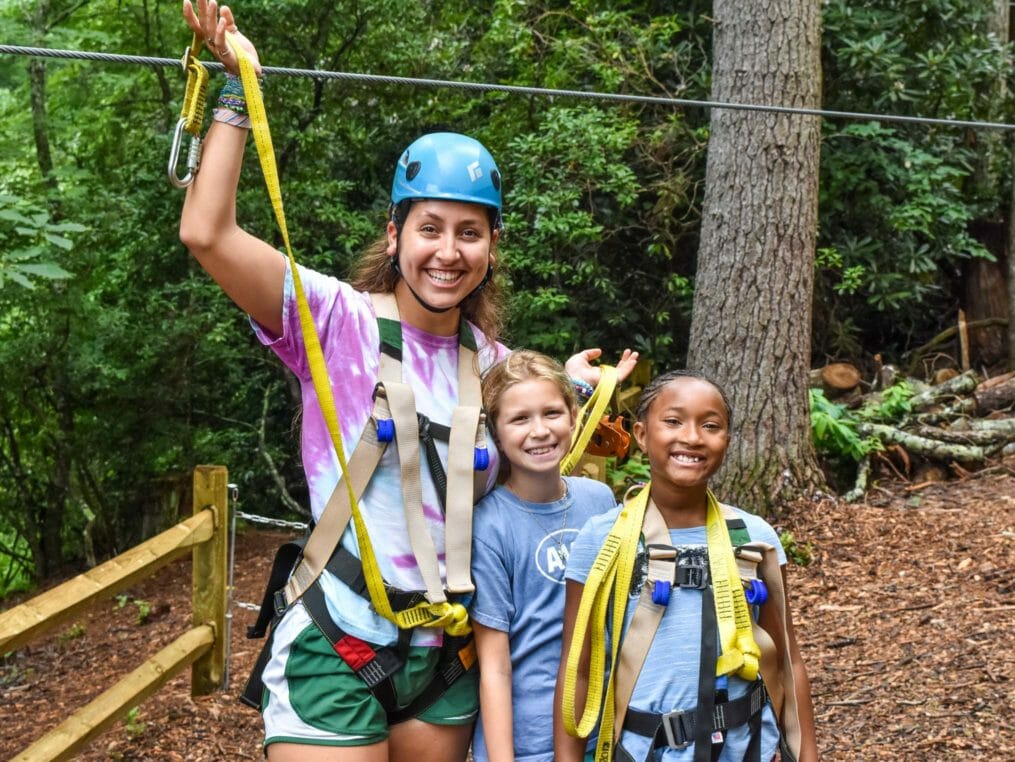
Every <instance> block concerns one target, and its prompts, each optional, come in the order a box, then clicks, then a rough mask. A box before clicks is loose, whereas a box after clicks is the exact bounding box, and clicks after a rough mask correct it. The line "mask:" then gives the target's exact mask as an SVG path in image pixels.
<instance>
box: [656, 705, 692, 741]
mask: <svg viewBox="0 0 1015 762" xmlns="http://www.w3.org/2000/svg"><path fill="white" fill-rule="evenodd" d="M661 719H662V725H663V732H664V733H666V745H667V746H669V747H670V748H671V749H686V748H687V747H688V746H690V745H691V744H692V743H694V725H693V722H694V713H693V712H688V711H676V712H667V713H665V714H663V715H661Z"/></svg>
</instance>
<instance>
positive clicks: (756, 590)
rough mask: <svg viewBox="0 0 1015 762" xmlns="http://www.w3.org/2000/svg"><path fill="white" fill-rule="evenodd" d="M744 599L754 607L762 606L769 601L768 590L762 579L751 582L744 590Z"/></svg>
mask: <svg viewBox="0 0 1015 762" xmlns="http://www.w3.org/2000/svg"><path fill="white" fill-rule="evenodd" d="M744 597H746V598H747V602H748V603H749V604H751V605H752V606H760V605H762V604H763V603H764V602H765V601H767V600H768V588H767V587H766V586H765V583H764V582H763V581H761V580H760V579H752V580H749V581H748V583H747V587H746V588H745V589H744Z"/></svg>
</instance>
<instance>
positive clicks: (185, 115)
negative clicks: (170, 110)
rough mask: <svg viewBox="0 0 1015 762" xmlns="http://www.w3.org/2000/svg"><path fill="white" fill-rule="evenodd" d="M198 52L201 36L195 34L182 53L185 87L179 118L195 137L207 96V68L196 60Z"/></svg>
mask: <svg viewBox="0 0 1015 762" xmlns="http://www.w3.org/2000/svg"><path fill="white" fill-rule="evenodd" d="M200 52H201V38H200V37H198V36H197V35H196V34H195V35H194V37H193V39H192V40H191V43H190V47H189V48H187V52H186V53H185V54H184V67H185V68H186V70H187V87H186V89H185V90H184V91H183V108H182V109H180V119H182V120H184V127H183V129H184V130H185V131H187V132H188V133H190V134H191V135H192V136H193V137H195V138H199V137H201V125H202V123H203V122H204V103H205V99H206V98H207V96H208V70H207V69H206V68H204V65H203V64H202V63H201V62H200V61H198V60H197V56H198V54H199V53H200Z"/></svg>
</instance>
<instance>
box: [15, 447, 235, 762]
mask: <svg viewBox="0 0 1015 762" xmlns="http://www.w3.org/2000/svg"><path fill="white" fill-rule="evenodd" d="M227 482H228V478H227V472H226V469H225V468H224V467H223V466H198V467H197V468H196V469H195V470H194V515H193V516H192V517H191V518H189V519H187V520H186V521H183V522H180V523H179V524H177V525H176V526H174V527H172V528H171V529H168V530H166V531H165V532H163V533H162V534H160V535H157V536H156V537H153V538H151V539H150V540H148V541H146V542H143V543H141V544H140V545H137V546H135V547H134V548H131V549H130V550H128V551H127V552H126V553H123V554H121V555H119V556H117V557H116V558H113V559H111V560H109V561H107V562H106V563H104V564H102V565H100V566H97V567H95V568H94V569H92V570H90V571H88V572H86V573H84V574H81V575H79V576H77V577H75V578H74V579H72V580H69V581H67V582H65V583H64V584H62V585H60V586H59V587H56V588H53V589H52V590H49V591H47V592H45V593H42V594H41V595H38V596H36V597H35V598H32V599H31V600H29V601H26V602H25V603H23V604H21V605H19V606H17V607H15V608H13V609H11V610H10V611H5V612H3V613H2V614H0V653H4V652H7V651H13V650H15V649H17V648H20V647H21V646H23V645H24V644H25V643H27V642H29V641H30V640H32V639H33V638H35V637H38V636H39V635H41V634H42V633H44V632H47V631H49V630H51V629H53V628H54V627H56V626H58V625H60V624H62V623H64V622H66V621H68V620H69V619H72V618H74V617H76V616H79V615H80V614H81V613H82V612H83V611H84V610H85V609H86V608H87V607H88V606H89V605H91V604H92V603H94V602H96V601H98V600H102V599H105V598H110V597H112V596H114V595H115V594H116V593H118V592H119V591H121V590H123V589H125V588H128V587H131V586H132V585H135V584H137V583H138V582H139V581H140V580H142V579H145V578H146V577H150V576H152V575H153V574H154V573H155V572H156V571H158V570H159V569H161V568H162V567H163V566H165V565H166V564H168V563H170V562H172V561H174V560H175V559H177V558H179V557H181V556H182V555H184V554H185V553H188V552H193V575H192V576H193V585H192V609H193V616H192V625H193V626H192V628H191V629H190V630H188V631H187V632H185V633H184V634H183V635H181V636H180V637H179V638H177V639H176V640H175V641H173V642H172V643H171V644H169V645H168V646H166V647H165V648H163V649H162V650H161V651H159V652H158V653H157V654H155V656H153V657H152V658H150V659H148V661H146V662H145V663H144V664H142V665H141V666H139V667H138V668H137V669H135V670H134V671H133V672H131V673H130V674H129V675H127V676H126V677H124V678H123V679H122V680H120V681H119V682H118V683H117V684H116V685H114V686H113V687H112V688H110V689H109V690H107V691H106V692H105V693H103V694H102V695H101V696H99V697H98V698H96V699H95V700H93V701H92V702H91V703H89V704H88V705H87V706H85V707H83V708H82V709H79V710H78V711H77V712H75V713H74V714H72V715H71V716H70V717H68V718H67V719H66V720H64V721H63V722H62V723H61V724H60V725H59V726H58V727H56V728H54V729H53V730H51V731H50V732H49V733H47V734H46V735H45V736H43V737H42V738H40V739H39V740H38V741H36V742H35V743H33V744H32V745H31V746H29V747H28V748H27V749H25V750H24V751H22V752H21V753H20V754H19V755H17V756H16V757H14V759H15V760H18V761H19V762H29V760H30V761H31V762H42V761H43V760H47V761H48V760H63V759H70V758H71V757H72V756H73V755H74V753H75V752H76V751H79V750H80V749H81V748H83V747H84V746H85V745H87V744H88V743H89V742H90V741H91V740H92V739H93V738H95V737H96V736H97V735H99V734H100V733H102V732H103V731H104V730H106V728H108V727H109V726H110V725H112V724H113V723H114V722H116V721H117V720H118V719H120V718H121V717H123V716H124V715H125V714H126V713H127V712H128V711H129V710H130V709H131V708H132V707H134V706H137V705H138V704H139V703H140V702H141V701H143V700H144V699H145V698H147V697H148V696H150V695H152V694H153V693H155V692H156V691H157V690H158V689H159V688H160V687H161V686H162V685H163V684H165V683H166V682H167V681H169V680H170V679H172V678H173V677H175V676H176V675H177V674H179V673H180V672H181V671H182V670H183V669H185V668H186V667H187V666H192V669H191V693H192V694H193V695H195V696H200V695H205V694H208V693H211V692H212V691H215V690H217V689H219V688H220V687H222V681H223V677H224V675H225V664H226V645H227V644H226V640H225V637H226V605H227V589H226V585H227V560H228V557H229V553H228V541H229V531H228V530H229V522H228V502H227V500H228V495H227V487H226V485H227Z"/></svg>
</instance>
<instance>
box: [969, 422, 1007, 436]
mask: <svg viewBox="0 0 1015 762" xmlns="http://www.w3.org/2000/svg"><path fill="white" fill-rule="evenodd" d="M969 428H970V429H973V430H974V431H995V432H1003V435H1004V436H1008V437H1015V418H979V419H975V420H971V421H969Z"/></svg>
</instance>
